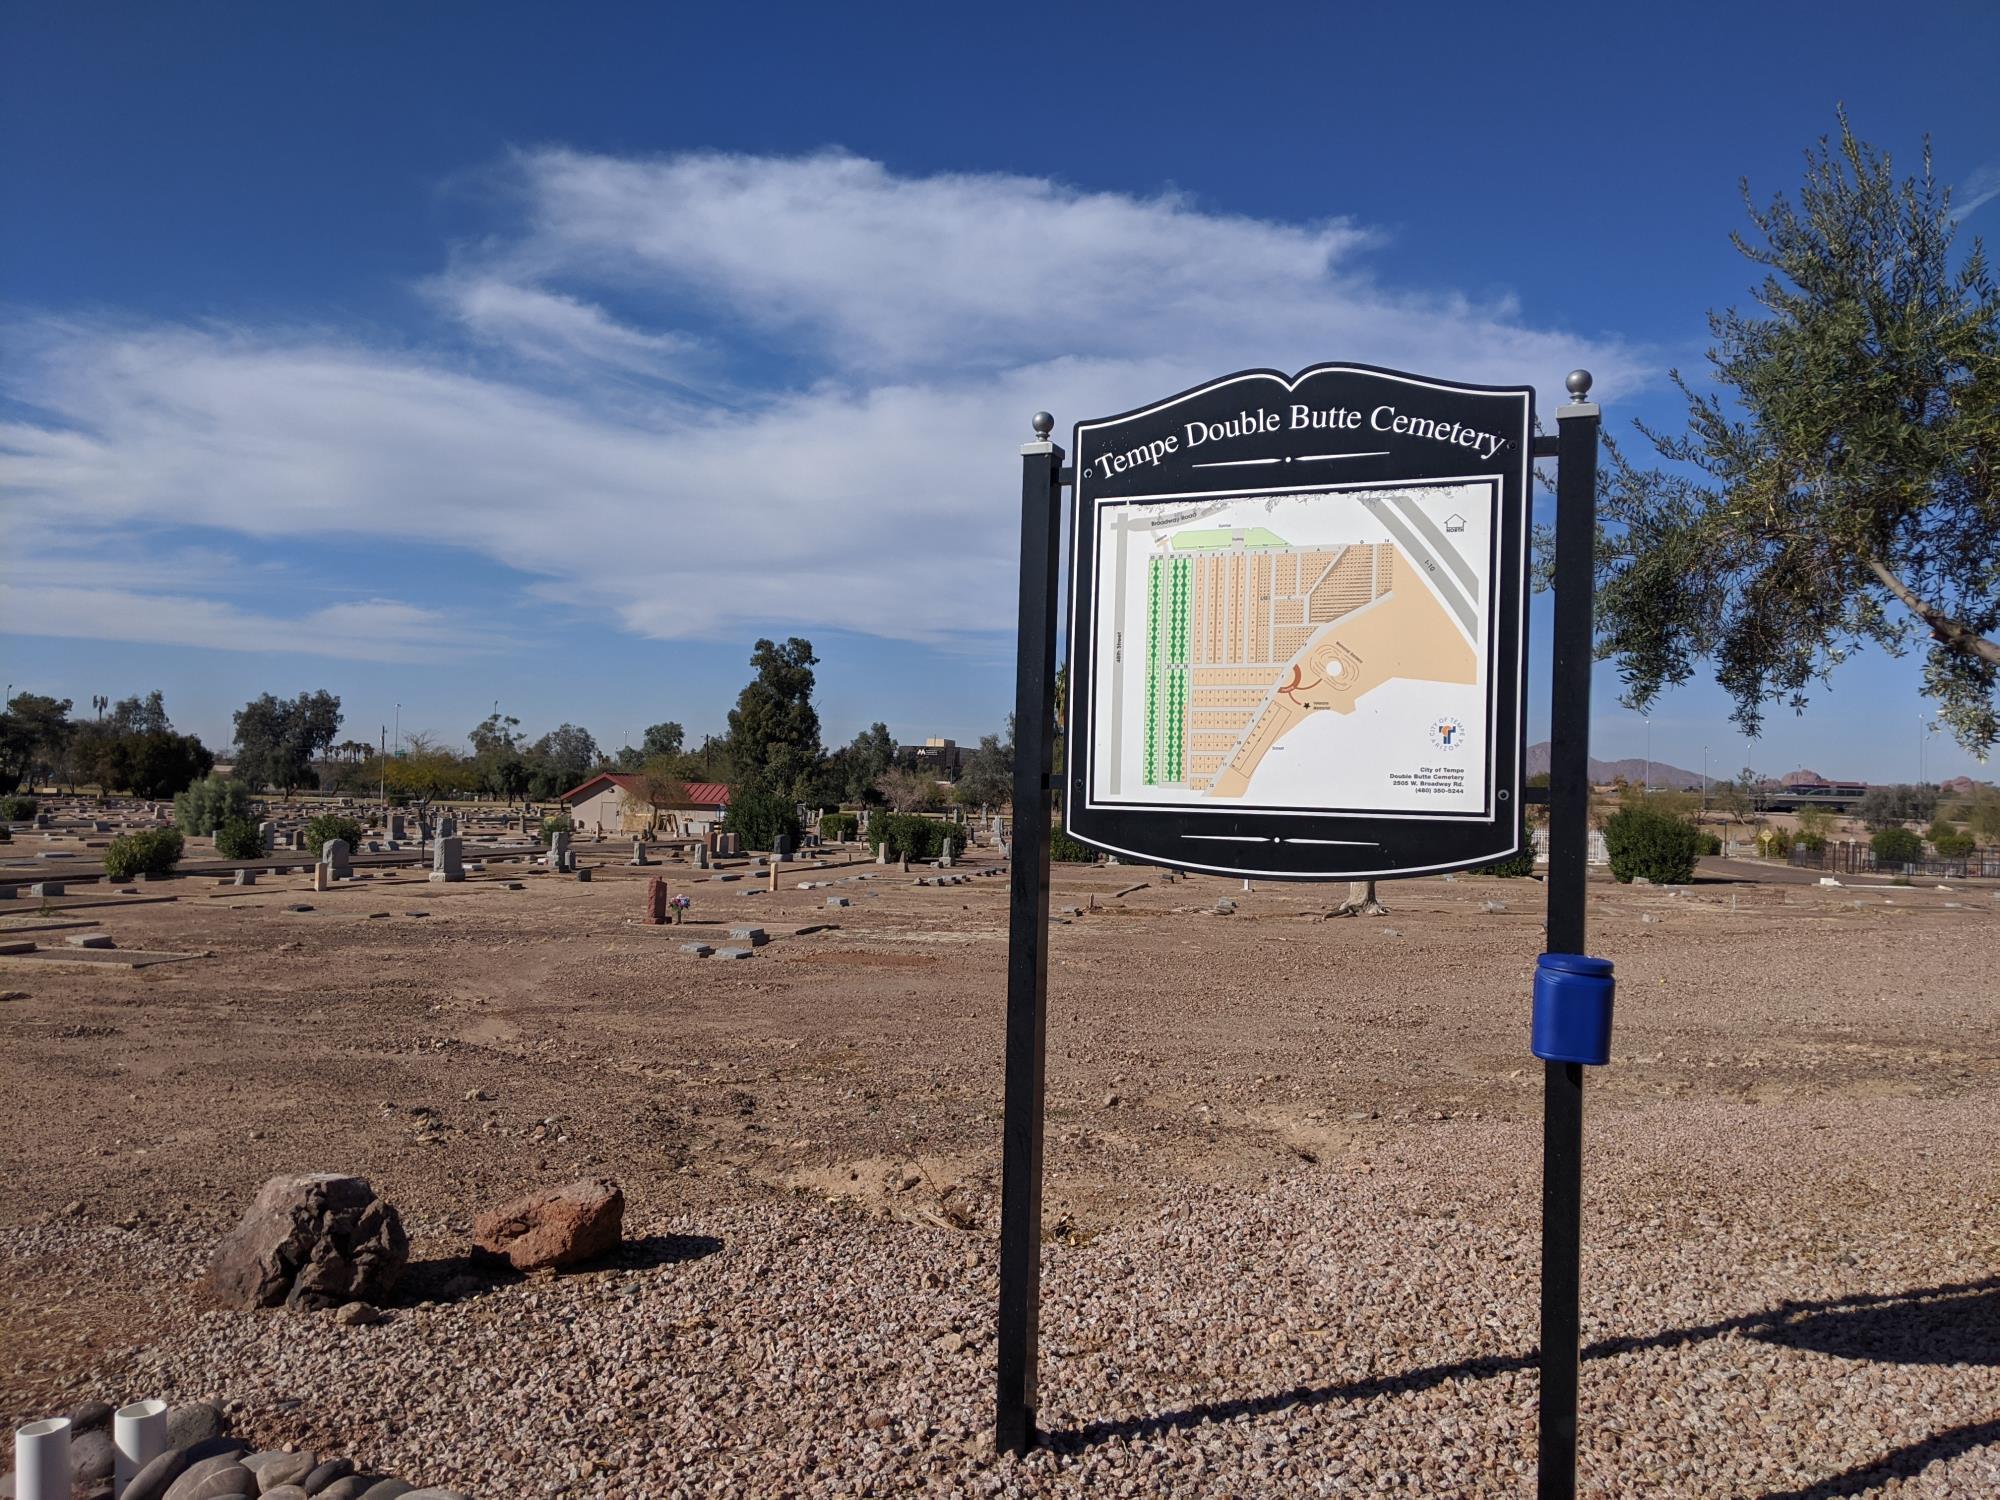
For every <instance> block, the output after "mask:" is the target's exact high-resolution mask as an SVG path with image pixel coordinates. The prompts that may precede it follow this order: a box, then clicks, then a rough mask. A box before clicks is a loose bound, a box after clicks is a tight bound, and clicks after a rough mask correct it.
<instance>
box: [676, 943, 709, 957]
mask: <svg viewBox="0 0 2000 1500" xmlns="http://www.w3.org/2000/svg"><path fill="white" fill-rule="evenodd" d="M714 951H715V950H714V949H713V948H711V947H709V945H708V944H707V943H682V944H681V952H683V953H692V954H693V955H694V956H695V957H696V958H707V957H708V956H709V954H711V953H713V952H714Z"/></svg>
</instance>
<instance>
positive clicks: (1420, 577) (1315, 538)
mask: <svg viewBox="0 0 2000 1500" xmlns="http://www.w3.org/2000/svg"><path fill="white" fill-rule="evenodd" d="M1589 388H1590V377H1589V375H1588V373H1586V372H1584V371H1581V370H1579V371H1576V372H1574V373H1572V374H1571V376H1570V377H1569V390H1570V393H1571V396H1572V402H1571V404H1569V405H1566V406H1564V407H1562V408H1561V410H1560V411H1559V412H1558V414H1557V416H1558V426H1559V431H1560V437H1559V438H1558V439H1553V440H1552V439H1548V438H1537V437H1536V436H1535V435H1534V433H1535V419H1534V391H1533V389H1532V388H1530V387H1526V386H1520V387H1501V386H1477V385H1465V384H1460V383H1456V382H1450V381H1441V380H1434V379H1428V378H1425V377H1420V376H1415V375H1408V374H1403V373H1400V372H1397V371H1392V370H1380V369H1373V368H1369V367H1366V366H1360V365H1342V364H1329V365H1317V366H1314V367H1312V368H1311V369H1308V370H1306V371H1304V372H1302V373H1301V374H1299V375H1297V376H1285V375H1282V374H1279V373H1278V372H1276V371H1271V370H1251V371H1244V372H1242V373H1240V374H1236V375H1231V376H1227V377H1224V378H1222V379H1220V380H1215V381H1211V382H1209V383H1207V384H1206V385H1202V386H1199V387H1196V388H1194V389H1192V390H1189V391H1184V392H1182V393H1181V394H1180V395H1177V396H1173V397H1169V398H1167V399H1166V400H1164V401H1159V402H1155V403H1153V404H1151V405H1149V406H1145V407H1141V408H1137V409H1135V410H1133V411H1129V412H1125V413H1123V414H1122V415H1119V416H1114V417H1107V418H1103V419H1100V420H1097V421H1090V422H1079V423H1078V424H1077V425H1076V428H1075V437H1074V458H1073V460H1072V464H1073V467H1071V468H1065V467H1064V466H1063V452H1062V450H1061V449H1060V448H1058V447H1057V446H1056V445H1055V444H1054V443H1053V442H1052V441H1051V440H1050V436H1049V435H1050V433H1051V432H1052V431H1053V430H1054V419H1053V418H1052V417H1050V416H1049V415H1048V413H1046V412H1038V413H1036V414H1035V419H1034V430H1035V436H1036V441H1034V442H1032V443H1029V444H1027V445H1025V446H1024V447H1023V448H1022V449H1021V455H1022V484H1021V580H1020V587H1021V596H1020V616H1019V632H1020V633H1019V665H1018V670H1017V678H1016V695H1015V714H1014V724H1015V757H1016V758H1015V766H1014V829H1013V833H1014V844H1013V855H1014V860H1013V870H1012V884H1011V896H1012V908H1011V914H1010V927H1009V937H1010V949H1009V961H1008V973H1007V1043H1006V1046H1007V1056H1006V1119H1005V1124H1004V1127H1003V1146H1004V1151H1003V1164H1002V1172H1001V1228H1000V1308H999V1329H998V1348H997V1363H998V1374H999V1392H998V1404H997V1411H996V1421H995V1440H996V1446H997V1447H998V1448H999V1450H1000V1451H1001V1452H1006V1453H1015V1454H1020V1453H1025V1452H1026V1451H1027V1450H1028V1449H1029V1448H1031V1447H1032V1446H1034V1444H1035V1441H1036V1431H1035V1411H1036V1365H1037V1348H1038V1333H1039V1328H1038V1317H1039V1305H1040V1293H1041V1262H1040V1254H1041V1204H1042V1116H1043V1092H1044V1087H1043V1082H1044V1056H1045V1038H1046V1029H1047V991H1048V916H1049V849H1048V843H1049V832H1050V826H1051V813H1052V795H1051V793H1052V786H1051V782H1052V777H1051V766H1052V755H1051V751H1052V747H1053V739H1054V701H1053V689H1054V682H1055V634H1056V621H1057V615H1056V609H1057V599H1058V590H1059V587H1060V577H1059V566H1060V555H1061V550H1062V549H1061V531H1060V525H1061V514H1062V489H1063V486H1064V485H1065V484H1068V485H1069V487H1070V489H1071V492H1072V495H1073V498H1074V512H1073V518H1072V523H1071V531H1070V549H1069V551H1070V588H1069V610H1070V614H1069V632H1068V662H1069V697H1068V704H1067V716H1066V719H1065V728H1066V731H1067V749H1066V765H1065V789H1064V796H1063V809H1062V811H1063V819H1064V823H1065V826H1066V827H1067V829H1068V831H1069V832H1070V834H1071V835H1072V836H1074V837H1075V838H1077V839H1079V840H1081V841H1083V842H1085V843H1088V844H1091V845H1094V846H1095V847H1097V848H1100V849H1104V850H1107V851H1109V852H1112V853H1116V854H1120V855H1123V856H1126V857H1128V858H1136V859H1140V860H1147V861H1151V862H1154V863H1157V864H1162V865H1166V866H1170V867H1173V868H1177V869H1182V870H1198V871H1203V872H1207V873H1213V874H1218V875H1231V876H1236V875H1240V876H1243V877H1245V878H1246V879H1248V878H1250V877H1261V878H1267V879H1281V880H1349V879H1357V880H1358V879H1375V878H1386V877H1394V876H1409V875H1419V874H1435V873H1443V872H1445V871H1448V870H1459V869H1466V868H1474V867H1478V866H1481V865H1486V864H1491V863H1494V862H1496V861H1499V860H1503V859H1506V858H1508V857H1510V856H1512V855H1515V854H1518V853H1519V852H1520V851H1521V850H1522V849H1523V848H1524V847H1525V846H1526V838H1527V831H1526V825H1525V821H1524V818H1523V816H1522V813H1523V803H1524V802H1525V801H1526V800H1527V788H1526V786H1525V784H1524V780H1525V766H1524V760H1525V741H1526V676H1527V673H1526V662H1527V638H1528V628H1527V572H1528V513H1529V495H1530V465H1531V463H1532V462H1533V460H1534V459H1535V458H1537V457H1543V458H1555V459H1556V460H1557V461H1558V464H1559V470H1560V474H1559V485H1558V492H1557V507H1558V513H1557V524H1556V538H1557V557H1556V564H1555V579H1556V620H1555V676H1554V686H1553V712H1554V721H1555V722H1554V731H1553V749H1552V757H1553V760H1552V774H1551V782H1552V791H1551V793H1550V841H1549V849H1550V856H1549V857H1550V875H1549V884H1548V911H1549V915H1548V945H1549V949H1550V952H1549V953H1548V954H1546V955H1544V960H1543V964H1542V967H1541V970H1540V971H1538V974H1537V979H1536V996H1535V1012H1534V1014H1535V1042H1534V1051H1535V1054H1536V1055H1537V1056H1539V1057H1542V1058H1543V1059H1544V1060H1545V1064H1546V1070H1547V1072H1546V1078H1547V1094H1546V1104H1545V1116H1544V1120H1545V1124H1544V1137H1543V1139H1544V1182H1543V1261H1542V1273H1543V1279H1542V1345H1541V1360H1542V1387H1541V1398H1540V1442H1541V1463H1540V1488H1539V1495H1540V1496H1541V1500H1569V1497H1572V1496H1573V1495H1574V1493H1575V1470H1576V1387H1577V1342H1578V1339H1577V1333H1578V1313H1577V1308H1578V1284H1577V1283H1578V1269H1579V1253H1580V1252H1579V1247H1580V1210H1581V1197H1582V1175H1581V1163H1582V1156H1581V1147H1582V1101H1583V1081H1582V1080H1583V1075H1582V1068H1583V1066H1584V1065H1585V1064H1588V1063H1594V1062H1602V1061H1604V1055H1603V1053H1604V1049H1605V1047H1607V1046H1608V1038H1609V1025H1610V1003H1611V1000H1610V997H1611V980H1610V976H1609V971H1610V965H1609V964H1606V963H1604V962H1603V961H1602V960H1593V959H1589V958H1587V957H1585V956H1583V945H1584V936H1585V933H1584V920H1585V919H1584V878H1585V858H1586V852H1587V837H1588V819H1589V800H1590V782H1589V710H1590V666H1591V659H1592V651H1591V646H1592V642H1591V592H1592V580H1593V570H1594V563H1595V559H1594V548H1595V537H1596V523H1595V489H1596V450H1597V437H1598V425H1599V415H1598V408H1597V407H1596V406H1595V405H1592V404H1589V403H1587V402H1586V401H1585V399H1584V398H1585V397H1586V396H1587V394H1588V392H1589Z"/></svg>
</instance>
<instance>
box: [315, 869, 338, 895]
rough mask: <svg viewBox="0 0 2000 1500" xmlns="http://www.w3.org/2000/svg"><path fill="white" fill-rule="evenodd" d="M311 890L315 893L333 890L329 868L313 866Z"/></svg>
mask: <svg viewBox="0 0 2000 1500" xmlns="http://www.w3.org/2000/svg"><path fill="white" fill-rule="evenodd" d="M313 889H314V890H316V891H330V890H332V889H333V872H332V868H331V867H330V866H328V865H324V864H317V865H314V866H313Z"/></svg>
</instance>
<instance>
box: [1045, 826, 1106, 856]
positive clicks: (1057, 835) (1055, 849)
mask: <svg viewBox="0 0 2000 1500" xmlns="http://www.w3.org/2000/svg"><path fill="white" fill-rule="evenodd" d="M1049 858H1050V859H1052V860H1054V861H1056V862H1057V863H1058V864H1065V865H1088V864H1095V863H1096V862H1097V851H1096V850H1095V849H1093V848H1091V847H1090V845H1088V844H1085V843H1081V842H1079V841H1078V840H1076V839H1073V838H1071V837H1070V836H1069V835H1068V834H1067V833H1065V832H1063V830H1062V829H1060V828H1057V829H1053V830H1051V831H1050V833H1049Z"/></svg>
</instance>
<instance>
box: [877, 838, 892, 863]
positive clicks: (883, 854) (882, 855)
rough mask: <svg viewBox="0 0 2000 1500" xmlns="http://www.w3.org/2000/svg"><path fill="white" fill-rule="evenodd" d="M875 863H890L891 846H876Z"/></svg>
mask: <svg viewBox="0 0 2000 1500" xmlns="http://www.w3.org/2000/svg"><path fill="white" fill-rule="evenodd" d="M875 863H877V864H878V865H886V864H888V863H889V845H888V844H887V843H886V842H884V843H880V844H877V845H876V846H875Z"/></svg>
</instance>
